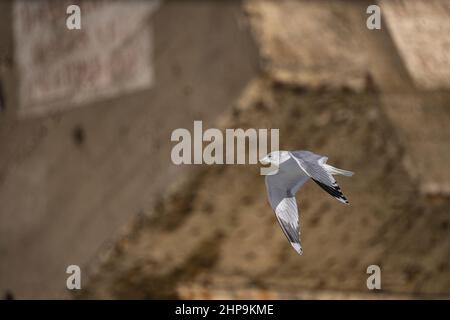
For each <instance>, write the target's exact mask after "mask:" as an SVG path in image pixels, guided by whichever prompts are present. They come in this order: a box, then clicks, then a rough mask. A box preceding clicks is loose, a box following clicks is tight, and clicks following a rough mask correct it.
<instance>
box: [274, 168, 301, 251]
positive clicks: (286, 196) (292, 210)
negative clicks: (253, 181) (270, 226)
mask: <svg viewBox="0 0 450 320" xmlns="http://www.w3.org/2000/svg"><path fill="white" fill-rule="evenodd" d="M308 179H309V177H308V176H307V175H306V174H302V172H301V171H300V170H297V172H296V173H295V174H294V175H288V174H282V173H280V172H279V173H278V174H275V175H268V176H266V188H267V193H268V196H269V202H270V206H271V207H272V209H273V211H274V212H275V215H276V217H277V220H278V223H279V224H280V226H281V229H282V230H283V232H284V234H285V235H286V238H287V239H288V240H289V242H290V243H291V245H292V247H293V248H294V249H295V251H297V253H298V254H300V255H301V254H302V253H303V250H302V246H301V243H300V238H299V229H300V226H299V214H298V209H297V202H296V200H295V196H294V195H295V193H296V192H297V190H298V189H299V188H300V187H301V186H302V185H303V184H304V183H305V182H306V181H307V180H308Z"/></svg>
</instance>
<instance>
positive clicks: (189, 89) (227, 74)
mask: <svg viewBox="0 0 450 320" xmlns="http://www.w3.org/2000/svg"><path fill="white" fill-rule="evenodd" d="M29 5H31V3H30V4H29ZM53 5H54V6H56V7H58V8H59V7H60V5H59V4H58V2H57V1H54V2H53ZM82 10H83V7H82ZM92 10H94V11H95V10H97V8H92ZM59 13H60V14H61V19H62V21H65V17H66V14H65V11H62V12H58V14H59ZM113 13H114V12H111V14H113ZM46 14H47V13H44V17H41V18H40V19H43V20H45V19H46V18H45V17H46ZM52 14H55V13H54V12H53V13H52ZM0 15H1V18H0V21H1V24H2V28H0V30H1V31H0V32H1V37H0V39H1V43H0V48H1V50H2V51H1V52H0V53H1V54H0V57H1V62H2V69H1V82H2V84H3V87H4V89H5V106H4V110H3V111H2V112H1V113H0V203H1V207H0V293H2V292H5V291H6V290H9V291H11V292H12V294H13V295H14V296H15V297H16V298H42V297H46V298H59V297H64V296H66V294H67V289H66V288H65V281H66V277H67V275H66V274H65V270H66V267H67V265H70V264H77V265H79V266H81V267H82V270H83V272H84V275H83V279H87V275H88V273H89V266H91V265H93V264H95V259H96V257H97V256H98V253H99V252H101V251H102V249H104V248H106V247H108V246H109V245H110V243H111V242H112V240H114V239H115V237H116V236H117V235H118V233H119V230H120V227H121V226H123V225H124V224H125V222H127V221H129V219H130V218H131V217H133V216H136V215H138V214H143V215H145V214H146V213H147V212H148V208H150V207H151V206H152V205H153V204H154V200H155V197H157V196H158V195H161V194H162V193H164V190H165V188H166V187H167V186H168V185H169V184H171V183H172V182H174V181H176V180H178V179H180V177H181V176H182V175H183V173H184V172H185V170H189V169H188V168H186V167H183V168H182V167H177V166H175V165H173V164H172V163H171V160H170V148H171V142H170V134H171V132H172V131H173V130H174V129H176V128H180V127H186V128H190V127H191V126H192V123H193V120H196V119H201V120H203V121H204V125H205V126H208V125H211V123H212V121H213V120H214V119H215V118H216V116H217V115H218V114H220V113H221V112H223V111H224V110H226V109H228V108H229V107H230V106H231V105H232V103H233V101H234V100H235V99H236V97H237V96H238V95H239V94H240V92H241V90H242V88H243V87H244V86H245V84H246V83H247V82H248V81H249V79H251V78H252V77H253V76H254V75H255V74H256V73H257V72H258V69H259V67H258V59H257V54H256V49H255V47H254V45H253V42H252V38H251V36H250V34H249V31H248V29H247V26H246V25H245V24H243V23H242V11H241V7H240V4H239V2H220V3H208V2H203V1H199V2H181V1H175V2H171V1H168V2H164V3H162V4H161V6H160V7H159V9H158V10H157V11H156V12H154V14H153V15H152V16H151V17H149V18H148V20H147V22H146V23H148V24H149V26H151V28H152V29H153V37H152V38H151V39H149V40H150V41H153V52H152V53H151V54H149V55H148V57H147V59H149V63H150V64H151V65H152V66H153V67H154V70H153V72H154V80H153V85H152V87H151V88H149V89H145V88H141V90H139V91H134V92H129V93H128V94H120V96H119V97H116V98H106V99H105V98H104V97H103V98H101V99H96V100H95V102H90V103H87V102H86V101H87V100H86V101H85V103H84V104H83V105H81V106H80V107H79V108H76V109H72V108H70V109H71V110H68V107H70V105H72V102H73V99H72V98H71V97H68V101H67V105H66V103H65V102H64V101H59V103H57V104H54V108H53V107H52V110H53V111H52V112H49V113H41V114H40V116H38V117H31V118H26V119H24V118H23V117H18V111H19V109H18V108H19V103H20V98H23V97H22V96H21V93H20V89H19V88H20V86H21V85H22V84H23V81H25V82H26V81H28V79H27V78H26V70H23V68H22V69H21V68H18V66H17V60H15V59H16V57H17V56H18V55H20V54H21V53H20V52H16V54H14V50H13V38H12V37H13V28H12V24H13V23H14V22H15V21H13V20H14V19H13V16H12V3H11V2H2V3H1V9H0ZM91 16H95V15H94V14H91ZM108 18H109V19H110V20H111V19H114V16H110V17H108ZM122 25H124V26H126V25H127V21H117V25H116V27H117V28H121V26H122ZM3 26H5V28H3ZM83 28H85V29H84V31H83V32H84V33H85V34H90V30H89V25H83ZM49 32H50V31H49ZM51 32H56V33H57V34H58V36H61V37H67V38H68V39H70V37H73V36H72V34H73V32H76V31H69V30H67V29H66V28H65V26H64V27H62V29H61V30H59V29H58V30H56V31H51ZM28 36H30V35H28ZM91 36H92V35H91ZM93 36H94V37H95V35H93ZM65 43H66V45H73V46H76V45H77V43H76V40H75V39H74V40H73V41H72V40H70V41H69V40H67V39H66V40H65ZM19 48H21V47H20V46H19ZM16 49H17V46H16ZM45 49H46V50H48V51H46V54H48V55H51V56H54V57H55V61H59V62H61V63H62V66H61V68H63V69H62V70H57V71H58V72H62V73H63V72H64V68H65V65H64V62H65V60H64V56H63V52H64V50H63V49H62V48H61V47H59V46H58V45H56V46H55V45H52V46H49V47H47V48H45ZM99 49H101V48H99ZM139 49H140V47H137V48H136V50H139ZM60 50H62V51H60ZM150 59H151V60H150ZM46 63H47V64H49V66H50V67H51V66H52V62H51V61H47V62H46ZM39 67H41V69H40V70H41V71H42V66H36V68H37V69H39ZM53 67H54V68H55V69H57V68H58V66H57V65H55V66H53ZM17 73H22V77H17ZM119 76H120V75H119ZM20 78H22V80H20ZM119 80H120V79H119ZM69 89H71V91H72V92H76V91H77V90H78V89H79V90H84V89H85V88H84V89H83V88H73V87H70V88H69ZM91 95H92V93H91ZM88 100H89V99H88ZM28 103H32V100H28ZM28 107H29V108H33V106H32V105H31V106H28ZM55 110H56V112H55ZM58 110H59V111H58ZM82 285H83V284H82Z"/></svg>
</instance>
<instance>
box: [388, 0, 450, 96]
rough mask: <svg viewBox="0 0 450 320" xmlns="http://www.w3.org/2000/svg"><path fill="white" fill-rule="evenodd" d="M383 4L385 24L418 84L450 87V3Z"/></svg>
mask: <svg viewBox="0 0 450 320" xmlns="http://www.w3.org/2000/svg"><path fill="white" fill-rule="evenodd" d="M380 5H381V10H382V15H383V19H384V21H385V24H386V25H387V26H388V27H389V31H390V33H391V35H392V38H393V40H394V42H395V44H396V46H397V48H398V51H399V54H400V55H401V57H402V59H403V61H404V63H405V65H406V67H407V69H408V71H409V73H410V74H411V76H412V78H413V79H414V82H415V84H416V85H417V87H418V88H420V89H423V90H438V89H450V50H449V48H450V37H449V36H448V35H449V34H450V2H449V1H446V0H412V1H408V0H382V1H380Z"/></svg>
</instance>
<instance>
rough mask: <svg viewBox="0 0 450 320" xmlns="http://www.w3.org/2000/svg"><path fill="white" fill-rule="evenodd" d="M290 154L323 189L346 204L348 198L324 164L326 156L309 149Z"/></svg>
mask: <svg viewBox="0 0 450 320" xmlns="http://www.w3.org/2000/svg"><path fill="white" fill-rule="evenodd" d="M291 155H292V157H293V158H294V160H296V161H297V163H298V165H299V166H300V168H301V169H303V171H305V172H306V174H308V175H309V176H310V177H311V179H312V180H313V181H314V182H315V183H317V184H318V185H319V186H320V187H321V188H322V189H323V190H325V191H326V192H328V193H329V194H330V195H332V196H333V197H335V198H336V199H337V200H339V201H340V202H343V203H346V204H348V200H347V198H346V197H345V196H344V195H343V193H342V191H341V188H340V187H339V185H338V184H337V182H336V179H334V177H333V175H332V174H331V173H330V172H328V171H327V170H326V168H325V166H324V164H325V163H326V162H327V160H328V158H327V157H324V156H320V155H317V154H315V153H312V152H309V151H293V152H291Z"/></svg>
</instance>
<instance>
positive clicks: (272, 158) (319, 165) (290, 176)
mask: <svg viewBox="0 0 450 320" xmlns="http://www.w3.org/2000/svg"><path fill="white" fill-rule="evenodd" d="M327 160H328V158H327V157H324V156H321V155H318V154H315V153H312V152H310V151H273V152H271V153H269V154H268V155H266V156H265V157H264V158H262V159H261V160H260V162H261V163H262V164H263V165H269V164H270V165H272V166H274V167H275V168H276V169H275V170H273V171H271V172H269V174H267V175H266V178H265V180H266V189H267V194H268V197H269V202H270V206H271V207H272V209H273V211H274V212H275V215H276V217H277V220H278V223H279V224H280V226H281V229H282V230H283V232H284V234H285V236H286V238H287V239H288V240H289V242H290V243H291V245H292V247H293V248H294V249H295V251H297V253H298V254H299V255H302V254H303V249H302V245H301V243H300V237H299V229H300V226H299V214H298V209H297V201H296V199H295V194H296V193H297V191H298V189H300V188H301V187H302V186H303V185H304V184H305V182H306V181H308V180H309V179H312V180H313V181H314V182H315V183H317V184H318V185H319V186H320V187H321V188H322V189H323V190H325V191H326V192H328V193H329V194H330V195H332V196H333V197H334V198H336V199H337V200H339V201H340V202H342V203H345V204H348V200H347V198H346V197H345V196H344V195H343V194H342V191H341V188H340V187H339V185H338V184H337V182H336V180H335V179H334V177H333V175H343V176H347V177H350V176H352V175H353V172H351V171H347V170H342V169H338V168H335V167H332V166H330V165H328V164H327V163H326V162H327Z"/></svg>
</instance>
